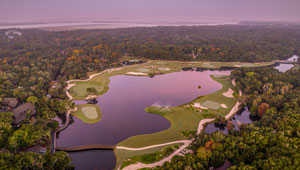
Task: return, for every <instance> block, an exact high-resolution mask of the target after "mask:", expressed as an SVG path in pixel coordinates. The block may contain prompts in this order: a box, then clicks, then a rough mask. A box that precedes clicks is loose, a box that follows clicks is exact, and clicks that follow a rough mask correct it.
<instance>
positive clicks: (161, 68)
mask: <svg viewBox="0 0 300 170" xmlns="http://www.w3.org/2000/svg"><path fill="white" fill-rule="evenodd" d="M158 70H160V71H169V70H170V69H169V68H165V67H158Z"/></svg>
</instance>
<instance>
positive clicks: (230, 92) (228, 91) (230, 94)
mask: <svg viewBox="0 0 300 170" xmlns="http://www.w3.org/2000/svg"><path fill="white" fill-rule="evenodd" d="M232 94H233V90H232V89H231V88H229V89H228V90H227V92H225V93H223V96H225V97H231V98H233V95H232Z"/></svg>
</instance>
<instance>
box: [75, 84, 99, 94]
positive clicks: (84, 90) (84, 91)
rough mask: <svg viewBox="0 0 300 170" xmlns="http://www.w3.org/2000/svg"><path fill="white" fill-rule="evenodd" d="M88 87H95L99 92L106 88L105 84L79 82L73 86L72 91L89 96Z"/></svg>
mask: <svg viewBox="0 0 300 170" xmlns="http://www.w3.org/2000/svg"><path fill="white" fill-rule="evenodd" d="M87 88H95V89H96V90H97V93H100V92H102V91H103V90H104V87H103V86H96V85H89V84H79V85H76V86H74V87H72V88H71V91H72V92H73V93H75V94H76V96H80V97H86V96H88V92H87Z"/></svg>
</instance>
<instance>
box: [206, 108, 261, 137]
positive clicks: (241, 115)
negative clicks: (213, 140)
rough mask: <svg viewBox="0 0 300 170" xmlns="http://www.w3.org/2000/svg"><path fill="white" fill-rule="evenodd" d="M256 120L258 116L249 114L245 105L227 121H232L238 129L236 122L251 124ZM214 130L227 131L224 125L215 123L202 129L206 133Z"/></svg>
mask: <svg viewBox="0 0 300 170" xmlns="http://www.w3.org/2000/svg"><path fill="white" fill-rule="evenodd" d="M256 120H258V118H257V117H253V116H251V114H250V111H249V110H248V108H247V107H245V108H243V109H241V110H240V111H239V112H237V113H236V114H235V115H234V116H233V117H232V118H231V119H230V120H229V121H232V123H233V125H234V129H235V130H239V128H238V124H240V123H241V124H252V122H253V121H256ZM239 122H240V123H239ZM216 131H222V132H223V133H225V134H227V133H228V130H227V128H226V126H218V125H217V124H215V123H210V124H208V125H207V126H206V128H205V130H204V132H205V133H208V134H211V133H214V132H216Z"/></svg>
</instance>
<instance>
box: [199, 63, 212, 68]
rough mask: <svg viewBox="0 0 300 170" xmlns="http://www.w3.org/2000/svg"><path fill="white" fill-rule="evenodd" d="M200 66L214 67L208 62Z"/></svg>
mask: <svg viewBox="0 0 300 170" xmlns="http://www.w3.org/2000/svg"><path fill="white" fill-rule="evenodd" d="M202 66H203V67H208V68H213V67H215V66H213V65H210V64H203V65H202Z"/></svg>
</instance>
